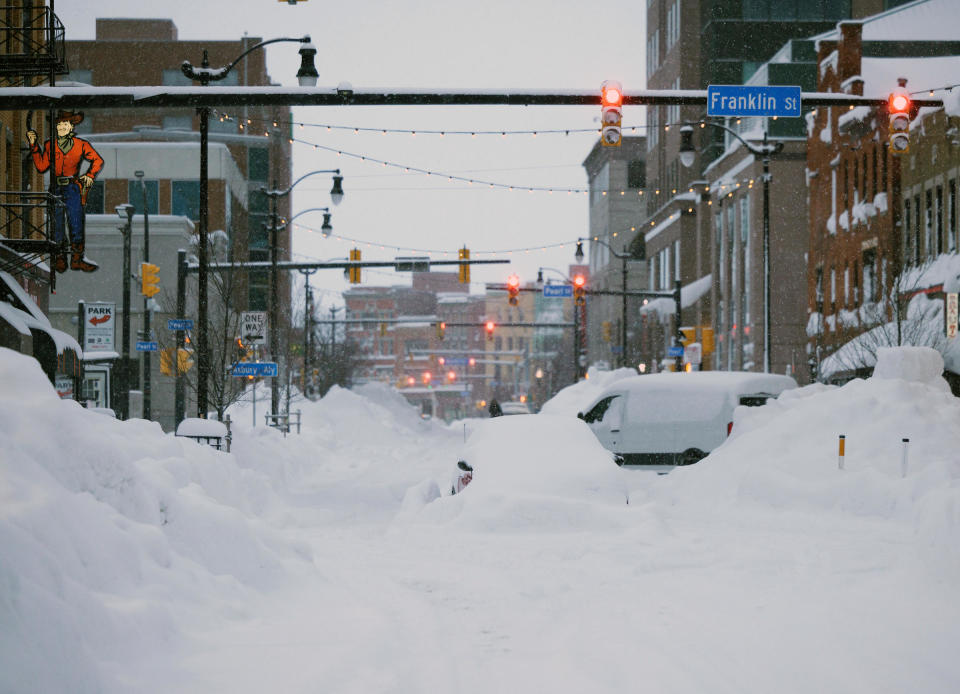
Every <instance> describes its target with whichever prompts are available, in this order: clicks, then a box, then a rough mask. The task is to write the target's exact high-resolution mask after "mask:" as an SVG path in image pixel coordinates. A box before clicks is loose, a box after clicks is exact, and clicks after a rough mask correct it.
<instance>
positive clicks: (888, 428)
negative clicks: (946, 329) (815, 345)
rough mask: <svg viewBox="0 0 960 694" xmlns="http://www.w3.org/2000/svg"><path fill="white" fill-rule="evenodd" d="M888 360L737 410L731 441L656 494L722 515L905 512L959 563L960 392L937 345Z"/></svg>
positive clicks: (896, 352) (890, 351)
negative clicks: (747, 511)
mask: <svg viewBox="0 0 960 694" xmlns="http://www.w3.org/2000/svg"><path fill="white" fill-rule="evenodd" d="M877 356H878V361H877V367H876V371H875V375H874V377H873V378H870V379H867V380H862V379H857V380H854V381H851V382H850V383H847V384H845V385H844V386H842V387H836V386H824V385H821V384H815V385H812V386H807V387H805V388H799V389H794V390H788V391H785V392H784V393H783V394H782V395H780V397H779V398H777V399H776V400H771V401H769V402H768V403H767V404H766V405H764V406H763V407H756V408H749V407H739V408H737V410H736V411H735V414H734V427H733V432H732V435H731V437H730V438H729V439H728V440H727V441H726V442H725V443H724V444H723V445H722V446H720V447H719V448H717V449H716V450H715V451H713V453H711V455H710V456H708V457H707V458H705V459H704V460H703V461H701V462H700V463H698V464H697V465H695V466H692V467H690V468H678V469H677V470H675V471H674V472H673V473H671V474H670V475H669V476H668V478H667V479H665V480H664V481H665V484H663V485H659V486H658V488H657V489H656V490H655V491H653V492H651V493H652V494H653V495H654V497H659V498H661V499H670V501H671V503H674V504H680V505H689V506H697V507H699V508H701V509H713V511H714V512H722V511H725V510H729V509H730V508H731V507H743V506H744V505H750V506H753V505H761V506H764V507H773V508H782V509H790V510H793V511H801V512H813V513H820V512H824V511H839V512H842V513H844V514H847V513H850V514H855V515H863V516H873V517H878V518H884V519H895V520H897V521H901V522H905V523H907V524H908V525H913V526H914V527H915V530H916V532H917V533H918V534H920V535H922V536H923V537H924V541H925V542H926V543H929V544H930V545H931V546H935V547H936V548H937V549H938V551H943V552H945V553H947V554H948V555H950V558H951V560H952V561H957V562H960V543H957V541H956V538H957V536H958V533H960V399H958V398H955V397H953V396H952V395H951V394H950V391H949V388H948V386H947V384H946V382H945V381H944V380H943V378H942V377H941V376H940V374H941V373H942V371H943V359H942V357H941V356H940V354H939V353H938V352H937V351H936V350H934V349H931V348H928V347H899V348H881V349H879V350H878V352H877ZM840 435H843V436H844V437H845V445H844V460H843V469H840V461H839V437H840ZM903 439H909V443H907V444H904V442H903ZM904 455H906V459H905V462H904ZM958 566H960V564H958Z"/></svg>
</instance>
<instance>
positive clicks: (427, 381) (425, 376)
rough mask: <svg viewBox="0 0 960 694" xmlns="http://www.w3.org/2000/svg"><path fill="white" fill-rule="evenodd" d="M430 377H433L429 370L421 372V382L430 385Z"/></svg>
mask: <svg viewBox="0 0 960 694" xmlns="http://www.w3.org/2000/svg"><path fill="white" fill-rule="evenodd" d="M431 379H433V374H432V373H430V372H429V371H424V372H423V382H424V383H425V384H426V385H430V381H431Z"/></svg>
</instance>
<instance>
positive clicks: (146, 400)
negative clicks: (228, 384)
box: [133, 171, 152, 420]
mask: <svg viewBox="0 0 960 694" xmlns="http://www.w3.org/2000/svg"><path fill="white" fill-rule="evenodd" d="M133 175H134V176H136V177H137V180H138V181H139V182H140V193H141V195H142V196H143V262H145V263H149V262H150V215H149V211H148V210H147V184H146V183H144V181H143V171H134V172H133ZM143 339H144V340H149V339H150V297H148V296H147V295H146V294H144V295H143ZM150 375H151V374H150V352H149V351H145V352H144V353H143V418H144V419H147V420H149V419H151V416H150V415H151V409H150V395H151V390H152V389H151V378H150Z"/></svg>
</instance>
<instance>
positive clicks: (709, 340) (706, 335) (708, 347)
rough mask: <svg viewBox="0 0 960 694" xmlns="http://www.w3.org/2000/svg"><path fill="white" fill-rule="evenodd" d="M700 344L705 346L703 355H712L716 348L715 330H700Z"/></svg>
mask: <svg viewBox="0 0 960 694" xmlns="http://www.w3.org/2000/svg"><path fill="white" fill-rule="evenodd" d="M700 344H701V345H703V353H704V354H711V353H712V352H713V350H714V348H715V346H714V342H713V328H701V329H700Z"/></svg>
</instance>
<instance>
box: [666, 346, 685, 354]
mask: <svg viewBox="0 0 960 694" xmlns="http://www.w3.org/2000/svg"><path fill="white" fill-rule="evenodd" d="M667 356H668V357H682V356H683V345H673V346H671V347H669V348H668V349H667Z"/></svg>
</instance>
